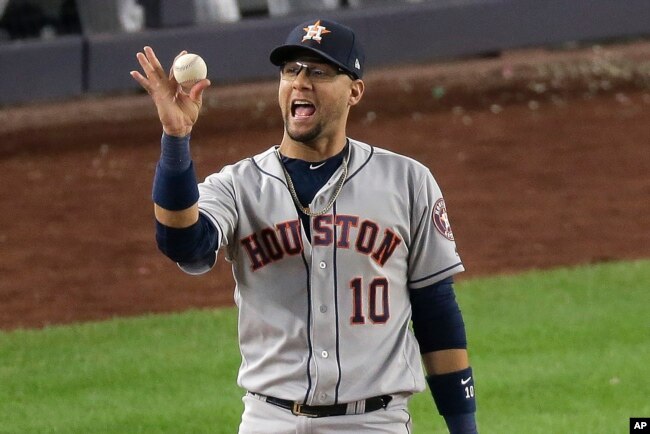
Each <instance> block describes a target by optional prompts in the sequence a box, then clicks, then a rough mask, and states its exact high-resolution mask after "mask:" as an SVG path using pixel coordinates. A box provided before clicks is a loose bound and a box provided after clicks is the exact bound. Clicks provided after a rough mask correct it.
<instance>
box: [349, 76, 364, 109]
mask: <svg viewBox="0 0 650 434" xmlns="http://www.w3.org/2000/svg"><path fill="white" fill-rule="evenodd" d="M365 88H366V85H365V84H364V82H363V80H361V79H359V80H354V81H353V82H352V84H351V85H350V98H349V99H348V104H349V105H350V106H353V105H357V104H358V103H359V101H361V97H362V96H363V91H364V90H365Z"/></svg>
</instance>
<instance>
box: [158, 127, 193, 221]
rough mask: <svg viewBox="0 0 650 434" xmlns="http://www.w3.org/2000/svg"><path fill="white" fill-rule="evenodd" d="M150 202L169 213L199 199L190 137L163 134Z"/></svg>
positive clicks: (186, 206)
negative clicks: (191, 156)
mask: <svg viewBox="0 0 650 434" xmlns="http://www.w3.org/2000/svg"><path fill="white" fill-rule="evenodd" d="M152 197H153V201H154V202H155V203H156V204H157V205H159V206H161V207H162V208H164V209H166V210H170V211H180V210H184V209H187V208H189V207H191V206H192V205H194V204H195V203H196V202H197V201H198V200H199V189H198V187H197V183H196V175H195V172H194V166H193V164H192V159H191V158H190V136H185V137H173V136H168V135H167V134H163V136H162V139H161V152H160V161H159V162H158V165H157V166H156V174H155V175H154V181H153V192H152Z"/></svg>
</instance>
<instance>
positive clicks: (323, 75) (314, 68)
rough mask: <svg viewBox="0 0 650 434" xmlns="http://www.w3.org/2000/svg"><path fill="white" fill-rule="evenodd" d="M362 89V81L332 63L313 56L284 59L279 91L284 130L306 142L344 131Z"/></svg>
mask: <svg viewBox="0 0 650 434" xmlns="http://www.w3.org/2000/svg"><path fill="white" fill-rule="evenodd" d="M359 83H361V84H359ZM362 93H363V84H362V82H361V81H360V80H353V79H352V78H351V77H350V76H348V75H346V74H345V73H344V72H343V71H342V70H340V69H339V68H338V67H336V66H335V65H332V64H330V63H326V62H323V61H321V60H319V59H314V58H299V59H296V60H294V61H291V62H287V63H286V64H285V65H284V66H283V67H282V68H281V72H280V86H279V92H278V99H279V102H280V108H281V110H282V117H283V119H284V127H285V131H286V134H287V135H288V136H289V137H290V138H291V139H292V140H294V141H296V142H302V143H306V144H309V143H312V142H315V141H316V140H318V139H320V138H334V137H337V136H339V135H341V134H343V135H344V134H345V125H346V122H347V116H348V112H349V109H350V106H352V105H354V104H356V103H357V102H358V101H359V100H360V99H361V94H362Z"/></svg>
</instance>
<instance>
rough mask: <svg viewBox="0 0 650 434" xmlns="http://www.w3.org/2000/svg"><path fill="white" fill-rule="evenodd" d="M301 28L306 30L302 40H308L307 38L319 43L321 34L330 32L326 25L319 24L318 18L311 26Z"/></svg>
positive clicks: (321, 37)
mask: <svg viewBox="0 0 650 434" xmlns="http://www.w3.org/2000/svg"><path fill="white" fill-rule="evenodd" d="M303 30H304V31H305V32H307V34H306V35H305V36H303V37H302V42H305V41H308V40H310V39H311V40H313V41H316V42H318V43H319V44H320V41H321V39H323V35H324V34H326V33H332V32H330V31H329V30H327V27H325V26H321V25H320V20H318V21H316V22H315V23H314V24H312V25H311V26H307V27H303Z"/></svg>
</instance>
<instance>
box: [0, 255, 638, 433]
mask: <svg viewBox="0 0 650 434" xmlns="http://www.w3.org/2000/svg"><path fill="white" fill-rule="evenodd" d="M457 293H458V298H459V300H460V303H461V307H462V309H463V312H464V315H465V320H466V323H467V330H468V337H469V340H470V346H471V347H470V352H471V358H472V365H473V367H474V373H475V378H476V388H477V397H478V398H477V399H478V406H479V413H478V420H479V428H480V430H481V433H482V434H507V433H517V434H534V433H540V434H555V433H559V434H577V433H585V434H597V433H603V434H614V433H627V432H628V419H629V417H631V416H650V394H649V392H650V367H649V366H650V319H649V318H650V315H648V309H649V307H650V303H648V302H649V301H650V261H637V262H631V263H610V264H603V265H597V266H591V267H579V268H572V269H560V270H554V271H548V272H530V273H526V274H522V275H518V276H508V277H494V278H488V279H476V280H468V281H462V282H460V283H459V284H457ZM236 336H237V333H236V311H235V310H234V309H220V310H213V311H193V312H187V313H183V314H174V315H156V316H147V317H141V318H133V319H115V320H113V321H108V322H101V323H88V324H79V325H72V326H60V327H51V328H48V329H45V330H40V331H34V330H19V331H14V332H10V333H1V334H0V433H12V434H13V433H20V434H22V433H120V434H124V433H175V434H178V433H236V432H237V426H238V423H239V417H240V413H241V410H242V404H241V400H240V398H241V395H242V391H241V390H239V389H238V388H237V386H236V376H237V368H238V366H239V352H238V349H237V344H236ZM411 410H412V414H413V419H414V432H415V433H416V434H417V433H420V434H423V433H445V432H446V429H444V422H443V421H442V419H441V418H440V417H439V416H438V415H437V412H436V411H435V409H434V406H433V403H432V399H431V397H430V395H429V394H428V392H427V393H422V394H419V395H418V396H416V397H415V398H414V399H413V401H412V404H411Z"/></svg>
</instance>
